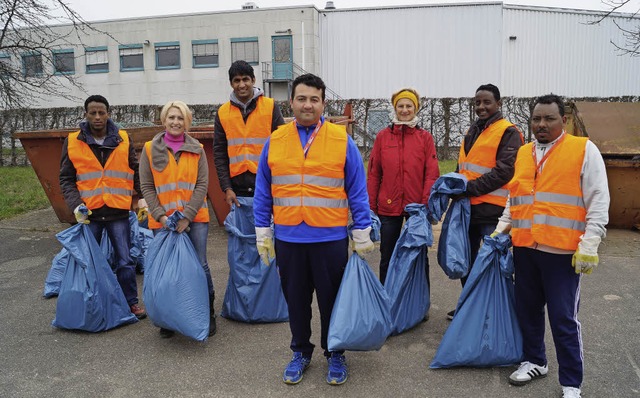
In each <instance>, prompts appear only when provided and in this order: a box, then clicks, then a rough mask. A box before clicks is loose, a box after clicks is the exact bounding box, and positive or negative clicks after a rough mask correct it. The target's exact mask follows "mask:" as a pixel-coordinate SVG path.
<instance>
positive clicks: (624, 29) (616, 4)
mask: <svg viewBox="0 0 640 398" xmlns="http://www.w3.org/2000/svg"><path fill="white" fill-rule="evenodd" d="M631 3H632V0H602V4H604V5H605V6H607V8H608V11H606V12H605V13H604V14H603V15H602V16H601V17H599V18H598V19H596V20H595V21H592V22H590V23H589V24H591V25H597V24H599V23H600V22H602V21H603V20H605V19H606V18H608V17H613V16H614V13H615V12H617V11H619V10H620V9H621V8H622V7H624V6H626V5H631ZM638 13H640V8H638V9H636V11H635V12H634V13H633V14H632V16H634V17H635V16H636V15H638ZM612 22H613V24H614V25H616V26H617V27H618V29H619V30H620V32H621V33H622V37H623V38H624V39H623V40H622V41H621V42H616V41H614V40H610V42H611V44H613V46H614V47H615V48H616V49H617V50H618V51H619V52H620V53H621V54H625V55H630V56H632V57H637V56H640V23H637V24H636V25H635V26H631V27H628V26H622V25H621V24H620V22H619V21H617V20H616V19H615V18H612Z"/></svg>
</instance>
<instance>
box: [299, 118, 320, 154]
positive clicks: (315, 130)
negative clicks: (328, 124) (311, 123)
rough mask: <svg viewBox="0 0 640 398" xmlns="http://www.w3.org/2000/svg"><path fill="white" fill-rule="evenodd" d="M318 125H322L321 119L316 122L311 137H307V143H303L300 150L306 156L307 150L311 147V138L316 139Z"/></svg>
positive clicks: (318, 129)
mask: <svg viewBox="0 0 640 398" xmlns="http://www.w3.org/2000/svg"><path fill="white" fill-rule="evenodd" d="M320 127H322V120H318V124H316V128H315V129H314V130H313V133H311V137H309V139H308V140H307V143H306V144H305V146H304V148H303V149H302V151H303V152H304V156H305V157H307V152H309V148H310V147H311V144H312V143H313V140H315V139H316V136H317V135H318V132H319V131H320Z"/></svg>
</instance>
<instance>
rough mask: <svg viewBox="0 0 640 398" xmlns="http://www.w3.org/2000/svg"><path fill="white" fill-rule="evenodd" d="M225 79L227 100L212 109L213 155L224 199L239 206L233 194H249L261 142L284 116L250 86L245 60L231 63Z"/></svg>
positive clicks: (250, 72) (252, 79)
mask: <svg viewBox="0 0 640 398" xmlns="http://www.w3.org/2000/svg"><path fill="white" fill-rule="evenodd" d="M229 83H230V84H231V88H232V89H233V92H232V93H231V95H230V96H229V102H226V103H225V104H223V105H222V106H221V107H220V108H219V109H218V112H217V113H216V118H215V125H214V141H213V157H214V164H215V166H216V171H217V173H218V180H219V181H220V188H221V189H222V191H223V192H224V193H225V200H226V202H227V203H228V204H229V206H231V205H232V204H235V205H236V206H239V205H240V204H239V203H238V200H237V199H236V198H237V196H246V197H252V196H253V193H254V190H255V183H256V170H257V168H258V158H259V157H260V152H261V151H262V146H263V145H264V142H265V141H266V139H267V137H269V135H270V134H271V132H272V131H274V130H275V129H276V128H277V127H278V126H280V125H281V124H284V118H283V117H282V113H281V112H280V108H278V107H277V106H276V105H275V103H274V101H273V99H271V98H267V97H265V96H264V94H263V92H262V89H260V88H258V87H254V85H255V83H256V77H255V74H254V72H253V67H252V66H251V65H249V64H248V63H247V62H245V61H235V62H234V63H233V64H231V67H230V68H229Z"/></svg>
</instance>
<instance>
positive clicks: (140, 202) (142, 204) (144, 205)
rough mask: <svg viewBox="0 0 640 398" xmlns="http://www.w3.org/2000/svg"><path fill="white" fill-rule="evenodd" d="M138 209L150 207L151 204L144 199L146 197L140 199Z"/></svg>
mask: <svg viewBox="0 0 640 398" xmlns="http://www.w3.org/2000/svg"><path fill="white" fill-rule="evenodd" d="M138 209H149V206H148V205H147V201H146V200H144V198H141V199H139V200H138Z"/></svg>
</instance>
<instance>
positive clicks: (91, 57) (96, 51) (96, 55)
mask: <svg viewBox="0 0 640 398" xmlns="http://www.w3.org/2000/svg"><path fill="white" fill-rule="evenodd" d="M84 57H85V63H86V65H87V73H105V72H109V54H108V52H107V47H106V46H105V47H87V48H85V49H84Z"/></svg>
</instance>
